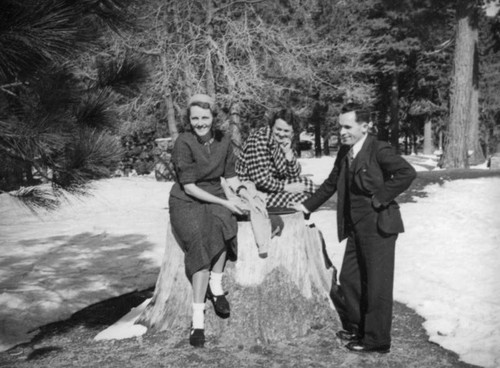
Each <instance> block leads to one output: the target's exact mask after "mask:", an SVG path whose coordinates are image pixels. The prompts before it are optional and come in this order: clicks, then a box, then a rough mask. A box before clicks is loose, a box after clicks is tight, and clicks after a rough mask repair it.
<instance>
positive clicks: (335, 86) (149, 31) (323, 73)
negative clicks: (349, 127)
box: [0, 0, 500, 204]
mask: <svg viewBox="0 0 500 368" xmlns="http://www.w3.org/2000/svg"><path fill="white" fill-rule="evenodd" d="M488 5H489V2H488V1H472V0H424V1H421V0H419V1H417V0H400V1H399V0H398V1H396V0H360V1H351V2H348V1H343V0H333V1H332V0H279V1H271V0H245V1H234V0H208V1H207V0H184V1H176V0H147V1H143V2H138V1H137V2H135V1H133V0H128V1H117V0H82V1H74V0H47V1H42V0H30V1H28V0H26V1H14V0H6V1H2V2H1V3H0V50H1V51H2V52H1V53H0V160H1V162H2V165H1V167H0V190H2V191H4V192H9V193H11V194H13V195H17V196H21V197H24V198H25V200H27V201H30V200H31V201H33V202H34V203H36V201H37V198H45V200H48V199H47V198H49V197H47V196H45V197H44V196H39V195H38V194H37V192H36V191H39V190H41V189H40V188H39V187H37V186H35V185H33V184H36V181H37V178H40V177H42V178H45V180H49V182H51V183H52V187H53V189H55V190H56V192H57V191H59V190H69V191H73V192H78V191H84V188H85V184H86V183H87V182H88V180H90V179H94V178H100V177H106V176H109V175H111V174H112V173H113V172H114V170H115V169H116V168H117V167H118V166H119V165H121V166H122V167H123V166H124V165H128V166H130V167H133V166H134V165H135V166H137V165H142V166H141V167H142V169H141V170H139V171H143V172H147V171H148V170H150V167H151V161H152V154H151V152H150V151H151V150H152V149H153V148H154V147H153V146H154V144H153V143H154V139H155V138H159V137H167V136H169V137H172V139H173V140H175V138H176V136H177V135H178V133H179V132H180V131H182V130H183V129H184V128H185V127H184V124H185V116H184V114H185V111H184V106H185V105H186V101H187V99H188V98H189V96H190V95H192V94H193V93H196V92H204V93H207V94H210V95H213V96H216V100H217V103H218V106H219V109H220V122H221V127H222V128H223V129H225V130H227V131H228V132H230V134H231V135H232V137H233V141H234V143H235V147H236V149H238V147H240V146H241V144H242V142H243V141H244V139H245V138H246V136H247V135H248V134H249V132H250V131H251V130H252V129H254V128H256V127H259V126H261V125H263V124H265V122H266V118H267V116H268V115H269V114H270V113H271V112H272V111H273V110H275V109H278V108H282V107H291V108H293V109H294V111H295V112H296V114H297V115H298V116H299V118H300V120H301V122H302V125H303V128H304V129H306V130H308V131H310V132H314V133H315V135H316V139H315V142H316V145H315V146H316V147H315V149H316V152H315V153H316V155H317V156H319V155H322V154H325V153H326V154H328V153H329V146H330V142H332V141H334V140H333V139H332V138H333V137H335V136H336V135H337V134H338V132H337V127H336V122H337V120H336V119H337V115H338V112H339V109H340V106H341V105H343V104H344V103H346V102H350V101H354V102H359V103H362V104H364V105H366V106H367V107H369V108H371V109H372V111H373V112H374V121H375V123H376V126H377V130H378V135H379V138H381V139H384V140H387V141H390V142H391V144H392V145H393V146H394V148H395V149H396V150H398V151H399V150H400V149H401V150H403V152H404V153H409V152H412V151H413V152H415V151H416V150H417V146H418V145H419V142H421V141H422V139H423V144H424V145H423V150H424V153H428V154H430V153H433V152H434V150H435V149H442V150H444V156H443V164H444V165H445V167H448V168H458V167H468V166H469V165H470V164H475V163H479V162H483V161H484V159H485V156H488V155H490V154H491V153H493V152H495V150H496V147H497V144H498V139H499V136H500V131H499V126H500V125H499V124H500V115H499V111H500V110H499V109H500V101H499V100H498V93H497V92H496V91H497V90H498V88H499V83H500V79H499V77H498V75H500V74H499V73H498V72H499V69H498V68H499V67H500V65H499V64H498V55H499V54H498V52H499V50H498V48H499V45H500V43H499V35H500V33H499V17H498V15H496V16H494V17H486V12H485V9H486V6H488ZM490 5H491V4H490ZM298 133H299V132H297V134H298ZM296 140H297V141H298V135H297V138H296ZM296 143H298V142H296ZM401 143H402V144H401ZM418 148H420V147H418ZM21 187H24V188H23V190H22V191H20V190H19V189H20V188H21ZM49 202H50V201H49ZM56 202H57V199H54V203H56ZM42 204H43V202H42Z"/></svg>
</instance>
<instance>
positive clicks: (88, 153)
mask: <svg viewBox="0 0 500 368" xmlns="http://www.w3.org/2000/svg"><path fill="white" fill-rule="evenodd" d="M122 156H123V148H122V146H121V144H120V141H119V140H118V138H116V137H113V136H111V135H109V134H107V133H105V132H99V131H96V130H95V129H82V131H81V132H80V133H79V134H78V137H77V138H76V139H75V142H74V144H72V145H71V146H69V147H67V151H66V156H65V158H64V161H62V162H59V163H58V166H57V167H55V169H54V175H53V178H52V181H53V182H54V183H55V184H56V185H58V186H60V187H61V188H63V189H64V190H68V191H69V192H75V191H80V190H81V188H82V185H85V184H86V183H87V182H88V181H89V180H92V179H99V178H105V177H109V176H110V174H111V173H112V172H113V170H114V168H115V167H116V166H117V165H118V162H119V161H120V160H121V158H122Z"/></svg>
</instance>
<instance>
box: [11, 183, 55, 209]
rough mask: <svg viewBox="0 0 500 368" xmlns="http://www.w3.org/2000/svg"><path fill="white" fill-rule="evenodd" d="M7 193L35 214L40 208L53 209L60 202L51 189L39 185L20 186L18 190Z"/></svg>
mask: <svg viewBox="0 0 500 368" xmlns="http://www.w3.org/2000/svg"><path fill="white" fill-rule="evenodd" d="M4 193H5V192H4ZM7 193H8V194H9V195H10V196H12V197H15V198H16V199H18V200H19V203H21V204H23V205H24V206H25V207H26V208H28V209H29V210H30V211H31V212H33V213H34V214H37V213H38V212H39V211H40V210H42V209H43V210H49V211H52V210H55V209H56V208H57V207H58V206H59V204H60V201H59V200H58V199H57V197H56V196H55V195H54V192H53V191H52V190H50V189H48V188H44V187H41V186H31V187H21V188H19V189H18V190H14V191H11V192H7Z"/></svg>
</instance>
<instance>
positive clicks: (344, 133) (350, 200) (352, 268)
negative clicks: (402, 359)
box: [295, 104, 416, 353]
mask: <svg viewBox="0 0 500 368" xmlns="http://www.w3.org/2000/svg"><path fill="white" fill-rule="evenodd" d="M339 124H340V137H341V143H342V146H341V148H340V150H339V152H338V155H337V158H336V160H335V164H334V167H333V170H332V171H331V173H330V175H329V176H328V178H327V179H326V180H325V181H324V182H323V184H322V185H321V186H320V187H319V189H318V190H317V191H316V192H315V193H314V194H313V196H312V197H311V198H309V199H307V200H306V201H304V202H303V203H302V204H301V205H296V206H295V208H296V209H300V210H302V211H303V212H304V213H306V214H308V213H310V212H313V211H315V210H316V209H317V208H319V207H320V206H321V205H322V204H323V203H324V202H325V201H326V200H328V199H329V198H330V197H331V196H332V195H333V194H334V193H335V192H337V194H338V199H337V228H338V238H339V241H342V240H343V239H345V238H347V245H346V250H345V254H344V259H343V262H342V269H341V272H340V277H339V281H340V287H339V292H340V295H341V299H342V301H343V303H344V306H343V307H344V311H342V313H341V311H340V310H339V314H340V316H341V320H342V325H343V328H344V330H342V331H338V332H337V337H339V338H340V339H342V340H344V341H348V344H347V345H346V347H347V348H348V349H349V350H351V351H355V352H364V353H370V352H378V353H387V352H389V350H390V347H391V324H392V304H393V296H392V293H393V280H394V252H395V244H396V238H397V237H398V233H401V232H403V231H404V228H403V222H402V219H401V214H400V212H399V206H398V204H397V203H396V202H395V200H394V199H395V198H396V197H397V196H398V195H399V194H400V193H402V192H403V191H404V190H406V189H407V188H408V187H409V186H410V184H411V182H412V181H413V179H415V176H416V173H415V170H414V169H413V167H412V166H411V165H410V164H409V163H408V162H406V161H405V160H404V159H403V158H402V157H401V156H399V155H397V154H395V153H394V151H393V149H392V148H391V146H390V145H389V144H387V143H385V142H381V141H378V140H377V139H376V137H374V136H372V135H370V134H369V130H370V127H371V122H370V113H369V112H368V111H366V110H363V109H361V107H360V106H359V105H355V104H349V105H346V106H345V107H344V108H343V109H342V113H341V115H340V117H339ZM337 296H338V295H337ZM337 305H338V302H337ZM337 309H339V308H337Z"/></svg>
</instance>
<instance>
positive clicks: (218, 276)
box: [209, 271, 224, 296]
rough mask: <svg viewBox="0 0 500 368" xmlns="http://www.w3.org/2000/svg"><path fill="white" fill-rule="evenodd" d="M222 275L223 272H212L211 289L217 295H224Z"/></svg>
mask: <svg viewBox="0 0 500 368" xmlns="http://www.w3.org/2000/svg"><path fill="white" fill-rule="evenodd" d="M222 275H223V273H216V272H213V271H211V272H210V281H209V284H210V290H212V294H214V295H215V296H217V295H223V294H224V290H223V289H222Z"/></svg>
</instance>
